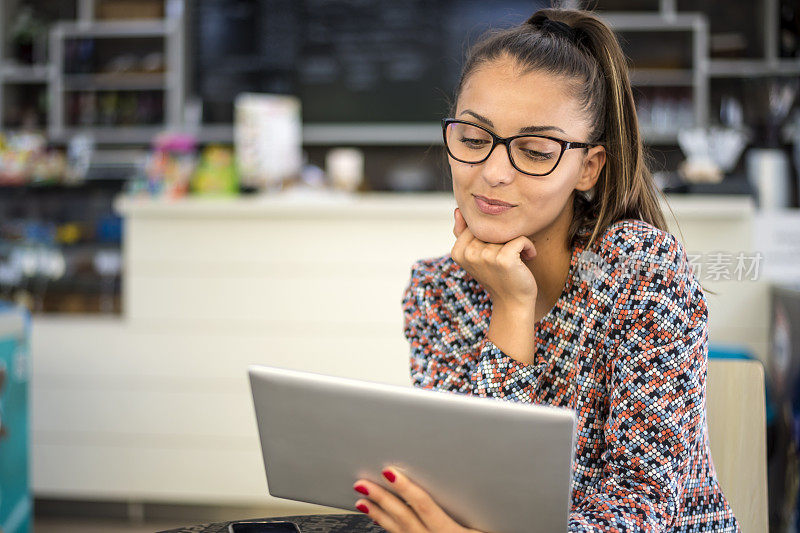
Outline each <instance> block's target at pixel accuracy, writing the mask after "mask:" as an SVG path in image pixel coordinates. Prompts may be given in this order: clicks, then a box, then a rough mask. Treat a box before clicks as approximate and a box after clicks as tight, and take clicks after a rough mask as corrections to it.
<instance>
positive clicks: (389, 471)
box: [383, 470, 397, 483]
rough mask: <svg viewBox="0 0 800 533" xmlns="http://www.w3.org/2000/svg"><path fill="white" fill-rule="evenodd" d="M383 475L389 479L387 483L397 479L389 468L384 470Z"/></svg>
mask: <svg viewBox="0 0 800 533" xmlns="http://www.w3.org/2000/svg"><path fill="white" fill-rule="evenodd" d="M383 477H385V478H386V479H388V480H389V483H394V480H395V479H397V478H396V477H395V475H394V474H393V473H392V471H391V470H384V471H383Z"/></svg>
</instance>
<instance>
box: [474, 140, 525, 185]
mask: <svg viewBox="0 0 800 533" xmlns="http://www.w3.org/2000/svg"><path fill="white" fill-rule="evenodd" d="M516 173H517V169H515V168H514V167H513V166H512V165H511V160H510V159H509V158H508V148H507V147H506V146H505V145H502V144H498V145H497V146H495V147H494V150H492V153H491V154H489V158H488V159H487V160H486V161H484V162H483V169H482V176H483V179H484V180H485V181H486V183H488V184H489V185H491V186H492V187H494V186H497V185H500V184H501V183H511V181H513V180H514V176H515V175H516Z"/></svg>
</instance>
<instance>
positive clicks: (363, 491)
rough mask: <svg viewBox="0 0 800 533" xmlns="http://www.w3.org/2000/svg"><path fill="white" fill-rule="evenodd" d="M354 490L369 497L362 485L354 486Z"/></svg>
mask: <svg viewBox="0 0 800 533" xmlns="http://www.w3.org/2000/svg"><path fill="white" fill-rule="evenodd" d="M355 489H356V491H357V492H360V493H361V494H364V495H367V496H369V491H368V490H367V487H365V486H364V485H356V486H355Z"/></svg>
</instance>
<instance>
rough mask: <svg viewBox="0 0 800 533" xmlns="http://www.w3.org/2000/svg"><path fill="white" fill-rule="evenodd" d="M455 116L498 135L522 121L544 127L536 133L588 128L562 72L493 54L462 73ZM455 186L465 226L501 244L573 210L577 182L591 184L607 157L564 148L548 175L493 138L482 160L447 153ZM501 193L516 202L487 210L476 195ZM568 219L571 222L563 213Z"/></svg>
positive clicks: (570, 136) (562, 134) (579, 137)
mask: <svg viewBox="0 0 800 533" xmlns="http://www.w3.org/2000/svg"><path fill="white" fill-rule="evenodd" d="M455 118H458V119H462V120H468V121H470V122H474V123H476V124H480V125H482V126H484V127H486V128H488V129H489V130H491V131H493V132H494V133H495V134H496V135H499V136H501V137H509V136H511V135H516V134H518V133H519V132H520V130H521V129H522V128H524V127H526V126H536V127H539V128H545V129H542V130H541V135H548V136H551V137H556V138H558V139H562V140H565V141H577V142H587V141H588V140H589V139H588V138H587V136H588V134H589V131H590V128H589V125H588V124H587V123H586V121H587V117H586V114H585V112H583V111H581V109H580V105H579V103H578V101H577V100H575V99H574V98H573V97H572V96H571V95H570V94H569V91H568V89H567V85H566V81H565V80H564V78H562V77H555V76H553V75H552V74H548V73H545V72H540V71H534V72H529V73H527V74H523V75H520V74H519V68H518V67H517V65H516V63H515V62H514V60H513V59H506V58H503V59H497V60H495V61H492V62H490V63H488V64H485V65H483V66H482V67H480V68H479V69H478V70H476V71H474V72H473V73H472V74H471V75H470V76H469V77H468V78H467V80H466V82H465V84H464V86H463V88H462V90H461V94H460V95H459V98H458V102H457V105H456V115H455ZM448 159H449V162H450V169H451V171H452V175H453V193H454V194H455V198H456V202H457V204H458V207H459V209H460V210H461V213H462V214H463V216H464V220H466V222H467V225H468V226H469V229H470V230H471V231H472V233H473V234H474V235H475V236H476V237H477V238H478V239H480V240H482V241H485V242H491V243H498V244H499V243H506V242H508V241H510V240H512V239H514V238H516V237H519V236H521V235H523V236H526V237H531V238H534V239H535V238H536V236H537V234H538V235H545V233H542V232H543V230H548V229H549V228H551V227H555V225H554V223H555V222H556V221H558V220H560V221H562V222H563V221H564V219H565V218H566V217H571V216H572V194H573V191H574V190H575V189H578V190H588V189H590V188H591V187H592V186H593V185H594V183H595V181H596V180H597V175H598V174H599V172H600V168H602V164H603V163H604V162H605V152H603V149H602V147H593V148H590V149H589V151H588V153H587V152H586V150H584V149H581V148H573V149H570V150H565V151H564V155H563V157H562V158H561V161H560V162H559V163H558V166H557V167H556V169H555V170H553V171H552V172H551V173H550V174H548V175H546V176H530V175H527V174H523V173H522V172H519V171H518V170H516V169H515V168H514V167H513V166H512V165H511V162H510V161H509V159H508V152H507V150H506V147H505V146H502V145H497V146H496V147H495V148H494V150H493V151H492V153H491V155H490V156H489V158H488V159H487V160H486V161H484V162H483V163H478V164H469V163H462V162H460V161H456V160H455V159H453V158H452V157H449V156H448ZM476 195H479V196H484V197H487V198H491V199H495V200H501V201H503V202H507V203H510V204H513V205H514V206H515V207H513V208H511V209H508V210H506V211H504V212H503V213H500V214H486V213H484V212H482V211H481V210H480V209H479V208H478V204H477V203H476V199H475V196H476ZM566 225H567V227H568V225H569V219H568V218H567V221H566Z"/></svg>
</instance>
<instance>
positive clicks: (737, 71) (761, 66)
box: [708, 59, 800, 78]
mask: <svg viewBox="0 0 800 533" xmlns="http://www.w3.org/2000/svg"><path fill="white" fill-rule="evenodd" d="M708 75H709V76H711V77H717V78H728V77H730V78H751V77H752V78H755V77H765V76H798V75H800V59H781V60H777V61H767V60H763V59H712V60H711V61H709V67H708Z"/></svg>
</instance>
